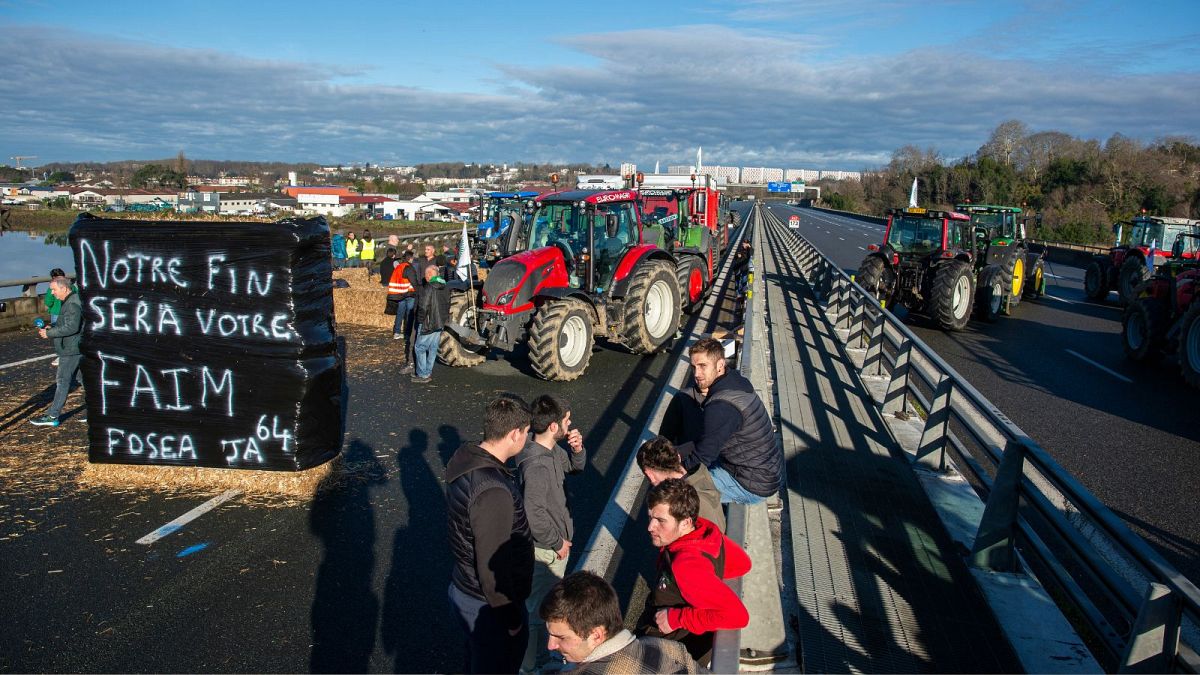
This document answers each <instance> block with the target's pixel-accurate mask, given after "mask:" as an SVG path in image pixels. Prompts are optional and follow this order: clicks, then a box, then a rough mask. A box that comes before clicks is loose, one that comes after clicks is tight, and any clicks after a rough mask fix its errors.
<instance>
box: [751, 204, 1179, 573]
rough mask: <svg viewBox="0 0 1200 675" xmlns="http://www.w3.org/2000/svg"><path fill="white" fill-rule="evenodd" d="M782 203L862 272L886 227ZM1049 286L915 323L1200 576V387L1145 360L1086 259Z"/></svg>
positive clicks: (816, 239) (1050, 279) (836, 257)
mask: <svg viewBox="0 0 1200 675" xmlns="http://www.w3.org/2000/svg"><path fill="white" fill-rule="evenodd" d="M771 210H772V211H773V212H774V213H775V214H776V215H778V216H779V217H780V218H782V219H783V221H784V222H785V223H786V222H787V221H788V220H789V217H790V216H791V215H799V217H800V222H801V225H800V229H799V233H800V234H802V235H803V236H804V237H806V238H808V240H809V241H811V242H812V243H813V244H814V245H815V246H816V247H817V248H818V249H820V250H821V251H822V252H824V253H825V255H827V256H829V257H830V259H832V260H833V261H834V262H835V263H836V264H838V265H839V266H841V267H842V268H843V269H845V270H847V271H848V272H850V273H854V272H855V271H856V270H857V268H858V265H859V263H860V262H861V261H862V259H863V258H864V257H865V256H866V253H867V251H866V247H867V246H868V245H869V244H872V243H874V244H879V243H881V242H882V240H883V226H882V225H876V224H874V223H868V222H864V221H860V220H857V219H853V218H849V217H846V216H840V215H833V214H828V213H824V212H820V211H815V210H812V209H801V208H796V207H789V206H784V205H778V206H772V207H771ZM1046 272H1047V274H1046V277H1047V292H1048V295H1047V296H1046V297H1044V298H1042V299H1040V300H1033V301H1030V300H1026V301H1023V302H1022V303H1021V304H1020V305H1019V306H1018V307H1017V308H1016V309H1015V310H1014V312H1013V315H1012V316H1005V317H1001V318H1000V319H999V320H998V321H997V322H996V323H994V324H986V323H983V322H980V321H977V320H972V321H971V322H970V323H969V324H968V325H967V328H966V329H965V330H963V331H960V332H957V333H946V332H943V331H941V330H938V329H937V328H935V327H932V326H931V325H930V324H929V323H928V322H927V321H925V320H924V319H923V318H922V317H919V316H909V317H907V318H906V322H907V323H908V324H909V325H910V327H912V329H913V330H914V332H915V333H916V334H917V335H918V336H919V337H920V338H921V339H922V340H924V341H925V342H926V344H928V345H930V346H931V347H933V348H934V349H935V350H936V351H937V353H938V354H939V355H941V357H942V358H943V359H945V360H946V361H947V363H949V364H950V366H951V367H953V368H954V369H955V370H957V371H958V372H959V374H961V375H962V376H963V377H965V378H966V379H967V381H969V382H970V383H971V384H972V385H974V386H975V388H976V389H978V390H979V391H980V392H981V393H982V394H983V395H984V396H986V397H987V398H988V399H989V400H991V401H992V402H993V403H995V404H996V405H997V406H998V407H999V408H1000V410H1002V411H1004V413H1005V414H1006V415H1008V417H1009V418H1010V419H1012V420H1013V421H1014V422H1016V424H1017V425H1018V426H1020V427H1021V428H1022V429H1024V430H1025V432H1026V433H1028V434H1029V436H1030V437H1031V438H1033V439H1034V440H1035V441H1037V442H1038V443H1040V444H1041V445H1042V446H1043V447H1045V448H1046V449H1047V450H1048V451H1049V452H1050V453H1051V454H1052V455H1053V456H1054V458H1055V459H1056V460H1058V461H1059V462H1060V463H1061V464H1062V465H1063V466H1064V467H1065V468H1066V469H1067V470H1068V471H1070V472H1071V473H1072V474H1074V475H1075V476H1076V477H1078V478H1079V479H1080V481H1082V483H1083V484H1084V485H1085V486H1086V487H1087V488H1088V489H1089V490H1091V491H1092V492H1093V493H1094V494H1095V495H1096V496H1097V497H1099V498H1100V499H1101V501H1103V502H1104V503H1105V504H1107V505H1108V506H1109V508H1111V509H1113V511H1115V512H1116V513H1117V515H1118V516H1120V517H1121V518H1122V519H1123V520H1124V521H1125V522H1126V523H1127V524H1128V525H1129V526H1130V527H1131V528H1133V530H1134V531H1135V532H1137V533H1138V534H1140V535H1141V536H1143V537H1144V538H1146V540H1147V541H1149V542H1150V543H1151V544H1152V545H1153V546H1154V547H1155V548H1156V549H1157V550H1158V551H1160V552H1161V553H1162V554H1163V555H1164V556H1165V557H1166V558H1167V560H1168V561H1170V562H1171V563H1173V564H1174V565H1175V566H1177V567H1178V568H1179V569H1180V570H1181V571H1182V572H1183V573H1184V574H1185V575H1187V576H1188V577H1189V578H1190V579H1192V580H1193V581H1200V500H1197V499H1196V498H1195V493H1194V492H1192V490H1194V489H1195V487H1194V486H1195V485H1196V484H1197V482H1198V481H1200V452H1198V451H1200V425H1197V424H1196V416H1195V411H1196V405H1197V401H1198V400H1200V392H1197V391H1196V390H1194V389H1192V388H1190V387H1188V386H1187V385H1186V384H1185V383H1184V382H1183V380H1182V379H1181V378H1180V377H1179V372H1178V367H1177V366H1176V365H1175V364H1174V363H1167V362H1164V363H1163V364H1159V365H1156V366H1139V365H1136V364H1134V363H1133V362H1131V361H1129V360H1127V359H1126V358H1125V355H1124V352H1123V350H1122V346H1121V337H1120V330H1121V309H1120V308H1119V307H1118V306H1117V305H1116V302H1115V299H1116V296H1115V294H1113V295H1111V296H1110V300H1109V302H1107V303H1104V304H1097V303H1092V302H1089V301H1087V300H1086V299H1085V297H1084V294H1083V286H1082V283H1083V270H1081V269H1078V268H1074V267H1068V266H1065V265H1054V264H1050V265H1048V266H1047V268H1046Z"/></svg>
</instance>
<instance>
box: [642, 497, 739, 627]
mask: <svg viewBox="0 0 1200 675" xmlns="http://www.w3.org/2000/svg"><path fill="white" fill-rule="evenodd" d="M721 542H724V543H725V575H724V577H723V578H724V579H733V578H736V577H740V576H742V575H743V574H745V573H746V572H749V571H750V556H748V555H746V552H745V551H743V550H742V547H740V546H738V545H737V544H735V543H734V542H733V540H732V539H730V538H729V537H726V536H725V535H724V534H721V531H720V530H719V529H717V527H716V525H713V524H712V522H710V521H708V520H705V519H703V518H697V519H696V529H695V530H694V531H692V532H689V533H688V534H685V535H683V536H682V537H680V538H678V539H676V540H675V541H674V542H673V543H671V544H670V545H668V546H667V547H665V549H663V550H669V551H670V554H671V574H672V575H673V576H674V577H675V583H676V585H677V587H678V588H679V592H680V594H681V595H683V599H684V600H685V601H687V603H688V606H687V607H676V608H672V609H668V610H667V621H668V623H670V625H671V629H672V630H676V629H679V628H685V629H687V630H688V632H690V633H696V634H699V633H708V632H711V631H717V630H736V629H739V628H745V627H746V624H748V623H749V622H750V614H749V613H748V612H747V611H746V606H745V605H743V604H742V601H741V600H740V599H739V598H738V597H737V595H735V594H734V592H733V591H732V590H730V588H729V587H728V586H726V585H725V582H724V581H723V579H722V578H718V577H717V575H716V570H715V569H714V568H713V560H714V559H716V557H717V556H718V555H719V554H720V552H721ZM663 550H660V551H659V558H658V560H659V562H658V564H659V566H660V569H661V566H662V565H664V564H666V562H665V558H666V556H665V555H664V554H663Z"/></svg>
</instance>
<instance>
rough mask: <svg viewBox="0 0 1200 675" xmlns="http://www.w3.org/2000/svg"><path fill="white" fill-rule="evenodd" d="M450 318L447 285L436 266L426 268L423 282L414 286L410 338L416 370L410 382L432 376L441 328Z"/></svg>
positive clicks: (427, 378)
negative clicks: (414, 307) (414, 308)
mask: <svg viewBox="0 0 1200 675" xmlns="http://www.w3.org/2000/svg"><path fill="white" fill-rule="evenodd" d="M449 320H450V289H448V288H446V280H445V279H443V278H442V277H441V275H440V273H439V271H438V268H437V267H435V266H433V265H429V266H428V267H426V268H425V283H424V284H423V285H422V286H421V287H420V288H418V289H417V331H416V337H415V338H414V339H413V357H414V360H415V362H416V372H415V373H414V374H413V378H412V379H413V382H421V383H425V382H428V381H429V380H431V379H433V362H434V361H435V360H436V359H437V353H438V343H440V342H441V340H442V329H443V328H445V327H446V322H447V321H449Z"/></svg>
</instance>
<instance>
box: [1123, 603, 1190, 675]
mask: <svg viewBox="0 0 1200 675" xmlns="http://www.w3.org/2000/svg"><path fill="white" fill-rule="evenodd" d="M1180 610H1181V606H1180V602H1179V596H1178V595H1176V594H1175V593H1173V592H1171V589H1170V588H1168V587H1166V586H1164V585H1163V584H1160V583H1158V582H1155V581H1151V582H1150V586H1149V587H1148V588H1147V589H1146V595H1145V597H1144V598H1143V599H1142V606H1141V608H1140V609H1139V610H1138V615H1137V620H1136V621H1134V623H1133V628H1132V629H1131V630H1130V633H1129V642H1128V643H1127V644H1126V647H1125V655H1124V657H1122V659H1121V667H1120V668H1119V669H1118V670H1117V672H1119V673H1169V672H1172V671H1173V670H1174V668H1172V667H1171V666H1172V662H1173V661H1174V660H1175V655H1176V654H1178V653H1179V624H1180V622H1179V613H1180Z"/></svg>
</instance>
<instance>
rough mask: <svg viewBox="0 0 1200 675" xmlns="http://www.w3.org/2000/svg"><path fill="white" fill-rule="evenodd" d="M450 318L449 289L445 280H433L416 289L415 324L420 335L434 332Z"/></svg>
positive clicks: (444, 325) (441, 327)
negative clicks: (419, 330)
mask: <svg viewBox="0 0 1200 675" xmlns="http://www.w3.org/2000/svg"><path fill="white" fill-rule="evenodd" d="M449 320H450V289H448V288H446V282H444V281H433V282H430V283H428V284H425V285H424V286H421V287H419V288H418V289H417V326H419V327H420V329H421V335H429V334H430V333H436V332H438V331H440V330H442V329H443V328H445V327H446V323H447V322H449Z"/></svg>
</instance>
